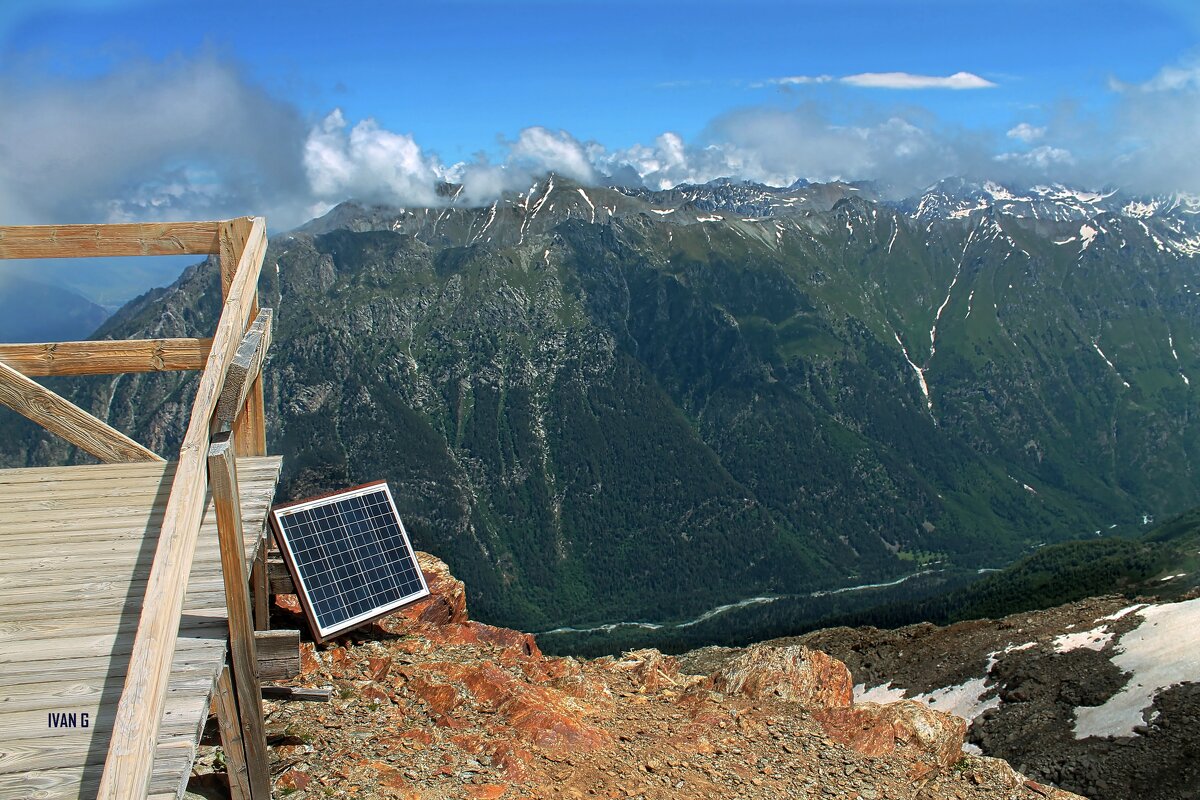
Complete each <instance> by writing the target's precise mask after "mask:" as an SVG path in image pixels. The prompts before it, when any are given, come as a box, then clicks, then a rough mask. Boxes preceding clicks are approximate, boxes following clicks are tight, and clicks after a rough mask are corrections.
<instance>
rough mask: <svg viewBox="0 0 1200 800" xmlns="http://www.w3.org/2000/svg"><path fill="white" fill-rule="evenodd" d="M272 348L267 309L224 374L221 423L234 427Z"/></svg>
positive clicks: (260, 312)
mask: <svg viewBox="0 0 1200 800" xmlns="http://www.w3.org/2000/svg"><path fill="white" fill-rule="evenodd" d="M270 346H271V309H269V308H264V309H261V310H260V311H259V312H258V316H257V317H255V318H254V322H253V323H251V324H250V328H249V329H248V330H247V331H246V335H245V336H244V337H243V338H242V343H241V344H240V345H238V349H237V353H235V354H234V356H233V361H232V362H231V363H230V364H229V370H228V371H227V372H226V373H225V388H224V389H222V390H221V399H220V401H218V402H217V423H218V424H220V425H232V424H233V422H234V420H235V419H236V418H237V415H238V412H239V411H241V410H242V408H243V407H244V406H245V405H246V398H247V396H248V395H249V394H250V389H251V388H252V387H253V385H254V381H255V380H257V379H258V376H259V373H261V372H262V365H263V361H264V360H265V359H266V357H267V348H269V347H270ZM239 452H240V450H239ZM254 455H258V454H254Z"/></svg>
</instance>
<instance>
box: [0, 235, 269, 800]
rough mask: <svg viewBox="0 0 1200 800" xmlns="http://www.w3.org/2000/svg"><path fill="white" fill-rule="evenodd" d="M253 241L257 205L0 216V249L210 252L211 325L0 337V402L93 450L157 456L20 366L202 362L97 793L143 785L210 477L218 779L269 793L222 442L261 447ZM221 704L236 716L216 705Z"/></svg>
mask: <svg viewBox="0 0 1200 800" xmlns="http://www.w3.org/2000/svg"><path fill="white" fill-rule="evenodd" d="M266 247H267V236H266V222H265V220H263V219H262V218H261V217H255V218H248V217H247V218H240V219H234V220H227V221H222V222H187V223H169V224H138V225H68V226H25V227H0V258H64V257H79V256H140V255H180V254H197V255H200V254H208V255H215V256H217V257H218V261H219V263H220V269H221V287H222V293H223V296H224V306H223V308H222V311H221V316H220V320H219V321H218V323H217V329H216V331H215V333H214V334H213V337H212V338H211V339H157V340H140V341H126V342H108V341H105V342H59V343H52V344H17V345H12V344H9V345H0V402H3V403H4V404H6V405H8V406H10V407H12V408H13V409H14V410H16V411H18V412H19V413H21V414H24V415H25V416H26V417H28V418H30V419H31V420H33V421H34V422H37V423H39V424H41V425H42V426H43V427H45V428H47V429H48V430H50V431H52V432H54V433H56V434H59V435H60V436H62V437H63V438H65V439H67V440H68V441H70V442H72V443H73V444H75V445H76V446H78V447H80V448H82V449H83V450H85V451H87V452H89V453H91V454H92V455H94V456H95V457H96V458H98V459H100V460H102V461H106V462H123V461H141V460H146V461H162V460H163V459H162V458H161V457H160V456H158V455H157V454H155V453H153V452H151V451H150V450H148V449H147V448H145V447H143V446H142V445H140V444H138V443H137V442H134V441H133V440H132V439H130V438H129V437H127V436H125V435H124V434H122V433H121V432H119V431H117V430H115V429H113V428H112V427H111V426H110V425H108V424H107V423H106V422H104V421H102V420H99V419H97V418H95V417H94V416H92V415H90V414H88V413H87V412H85V411H83V410H82V409H80V408H78V407H77V406H75V405H74V404H72V403H70V402H69V401H67V400H66V399H64V398H62V397H61V396H59V395H57V394H55V393H54V392H51V391H50V390H48V389H46V388H45V387H42V386H41V385H39V384H37V383H36V382H34V381H32V380H30V378H29V376H31V375H32V376H50V375H96V374H117V373H124V372H148V371H157V370H187V369H200V368H202V369H203V373H202V374H201V376H200V384H199V388H198V389H197V392H196V397H195V400H194V401H193V404H192V411H191V417H190V421H189V423H188V427H187V431H186V433H185V434H184V438H183V445H182V447H181V448H180V450H179V455H178V464H177V466H176V470H175V477H174V482H173V483H172V486H171V493H170V497H169V499H168V501H167V506H166V511H165V514H164V518H163V524H162V529H161V531H160V533H159V537H158V544H157V549H156V551H155V556H154V561H153V563H152V565H151V568H150V575H149V579H148V583H147V586H146V594H145V597H144V600H143V603H142V611H141V618H140V620H139V623H138V629H137V634H136V638H135V639H134V644H133V652H132V655H131V657H130V661H129V667H128V671H127V673H126V678H125V686H124V690H123V692H122V694H121V700H120V703H119V705H118V707H117V711H116V718H115V720H114V724H113V728H112V737H111V740H110V743H109V748H108V757H107V760H106V762H105V766H104V773H103V776H102V778H101V782H100V790H99V795H98V796H99V797H100V798H102V799H103V800H117V799H118V798H121V799H124V798H144V797H145V795H146V791H147V787H148V785H149V781H150V774H151V770H152V768H153V764H154V751H155V746H156V743H157V741H158V733H159V728H160V725H161V722H162V715H163V705H164V701H165V699H166V692H167V682H168V678H169V675H170V671H171V664H172V660H173V658H174V654H175V644H176V639H177V636H178V632H179V621H180V614H181V612H182V608H183V600H184V594H185V593H186V591H187V579H188V574H189V573H190V571H191V566H192V560H193V557H194V555H195V551H196V541H197V539H198V537H199V533H200V526H201V523H202V520H203V517H204V510H205V496H206V493H207V491H208V490H209V488H210V486H211V489H212V494H213V500H214V506H215V508H216V514H217V529H218V537H219V539H220V549H221V563H222V572H223V575H224V582H225V592H226V604H227V607H228V611H229V628H230V652H231V656H232V680H231V676H230V675H228V674H225V673H223V674H222V676H221V680H220V681H219V682H218V687H217V689H218V707H219V708H224V709H225V712H226V713H225V714H223V716H222V726H221V727H222V732H223V734H224V733H226V732H227V729H230V730H229V736H228V738H227V739H226V746H227V749H231V750H235V751H236V752H231V753H229V757H230V764H231V769H230V778H231V788H232V789H233V791H234V794H235V797H239V798H242V797H245V798H252V800H260V798H262V800H266V798H269V797H270V784H269V775H268V772H267V762H266V742H265V739H264V736H263V729H262V724H263V720H262V704H261V695H260V687H259V680H258V672H257V665H256V658H255V646H254V641H255V640H254V624H253V622H252V621H251V610H250V602H249V593H248V591H247V586H246V578H245V575H246V573H245V554H244V550H243V547H244V544H243V539H242V526H241V513H240V509H239V502H238V489H237V467H236V460H235V453H236V454H240V455H265V454H266V430H265V425H264V416H263V394H262V379H261V375H260V371H261V367H262V362H263V356H264V353H265V351H266V347H267V345H268V344H269V342H270V324H271V314H270V309H263V310H262V312H261V313H260V311H259V308H258V293H257V286H258V278H259V274H260V272H261V270H262V262H263V257H264V255H265V254H266ZM227 428H229V429H231V430H225V429H227ZM262 560H263V563H262V564H261V565H256V570H255V574H256V576H257V577H256V578H255V579H254V580H255V582H256V586H255V600H256V605H261V604H262V603H263V601H264V600H265V597H266V569H265V552H264V554H263V559H262ZM259 583H261V586H260V585H259ZM264 609H265V607H264ZM231 684H232V685H231ZM230 708H233V709H234V710H235V711H236V714H237V718H236V720H233V721H231V720H230V718H229V717H228V715H227V714H228V712H229V709H230ZM234 729H236V730H234ZM234 733H236V734H237V735H234ZM231 744H233V745H236V747H231V746H230V745H231Z"/></svg>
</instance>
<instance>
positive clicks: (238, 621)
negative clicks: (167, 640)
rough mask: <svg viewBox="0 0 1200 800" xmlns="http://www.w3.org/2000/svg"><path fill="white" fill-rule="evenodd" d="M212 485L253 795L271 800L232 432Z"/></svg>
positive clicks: (219, 448)
mask: <svg viewBox="0 0 1200 800" xmlns="http://www.w3.org/2000/svg"><path fill="white" fill-rule="evenodd" d="M208 485H209V487H210V489H211V490H212V498H213V506H214V507H215V508H216V512H217V538H218V540H219V543H220V546H221V572H222V574H223V576H224V579H225V605H226V606H227V607H228V610H229V652H230V660H231V662H232V663H233V688H234V692H235V694H236V696H237V705H238V717H239V718H240V719H241V727H242V740H243V742H244V743H245V748H246V769H247V771H248V774H249V776H250V796H251V798H253V800H269V798H270V797H271V774H270V771H269V769H268V763H267V737H266V732H265V729H264V725H263V710H262V690H261V688H260V687H259V681H258V657H257V655H256V654H255V648H254V625H253V624H251V621H250V594H249V592H248V591H247V590H246V555H245V551H244V548H245V544H244V538H243V535H242V510H241V502H240V500H239V498H238V482H237V462H236V460H235V458H234V447H233V443H232V442H231V441H230V436H229V433H227V432H226V433H218V434H217V435H216V436H214V437H213V442H212V445H210V446H209V448H208Z"/></svg>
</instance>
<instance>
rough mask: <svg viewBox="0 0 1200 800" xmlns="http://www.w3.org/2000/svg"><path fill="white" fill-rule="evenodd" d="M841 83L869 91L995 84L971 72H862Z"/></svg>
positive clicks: (965, 87) (988, 85)
mask: <svg viewBox="0 0 1200 800" xmlns="http://www.w3.org/2000/svg"><path fill="white" fill-rule="evenodd" d="M842 83H848V84H850V85H851V86H863V87H867V88H871V89H992V88H994V87H995V86H996V84H994V83H992V82H991V81H989V80H987V79H985V78H981V77H979V76H978V75H976V74H974V73H972V72H956V73H954V74H953V75H947V76H945V77H939V76H937V75H913V74H912V73H910V72H863V73H860V74H858V75H847V76H846V77H844V78H842Z"/></svg>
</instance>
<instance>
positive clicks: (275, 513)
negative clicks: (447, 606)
mask: <svg viewBox="0 0 1200 800" xmlns="http://www.w3.org/2000/svg"><path fill="white" fill-rule="evenodd" d="M370 495H381V496H382V498H384V499H386V501H387V503H386V506H382V507H381V506H380V504H379V503H376V504H375V508H376V509H379V510H382V511H385V512H386V513H387V518H390V519H392V520H394V522H395V525H396V528H398V531H399V542H398V543H397V544H398V545H402V552H401V555H400V558H402V559H407V560H408V561H409V562H411V566H412V571H413V572H415V577H416V580H417V582H418V583H419V584H420V586H419V588H417V589H415V590H413V591H409V592H406V593H403V594H402V595H401V596H400V597H398V598H395V599H392V600H389V601H388V602H386V603H383V604H376V605H373V606H371V607H370V608H369V609H366V610H363V611H360V612H359V613H356V614H353V615H351V616H348V617H346V618H344V619H338V620H337V621H334V622H329V620H328V619H326V621H327V622H328V624H325V623H323V622H322V617H323V616H326V617H327V615H325V614H323V613H322V611H321V610H320V609H319V608H318V605H319V604H320V603H321V599H319V598H314V589H319V588H323V587H314V586H312V585H310V579H311V578H314V577H316V575H315V573H314V574H313V575H309V574H308V573H306V572H305V571H304V570H302V569H301V565H305V566H307V565H308V564H309V563H310V562H309V561H306V560H304V559H298V558H297V555H298V554H297V551H296V548H295V543H294V542H293V541H292V539H291V538H290V536H291V535H292V534H294V530H293V529H292V528H290V527H289V521H290V518H293V517H297V516H298V515H300V514H303V513H305V512H312V511H314V510H317V509H323V508H329V507H337V506H338V504H340V503H344V502H345V501H348V500H352V499H354V498H359V497H367V496H370ZM338 514H339V521H338V522H337V523H333V524H332V525H330V526H327V527H324V528H323V529H321V530H317V529H316V525H315V522H316V521H317V520H320V521H322V522H325V521H328V520H329V519H330V516H329V515H328V514H325V515H323V516H321V517H311V516H310V517H309V523H310V526H311V528H312V532H311V534H310V535H312V536H319V535H320V534H328V533H329V532H330V531H332V530H341V531H348V530H349V528H350V527H351V525H348V524H347V523H346V519H345V517H344V516H341V514H342V512H341V511H340V510H339V512H338ZM269 518H270V521H271V528H272V530H273V531H274V534H275V541H276V542H277V543H278V546H279V551H280V553H281V555H282V556H283V560H284V562H285V563H286V564H287V567H288V571H289V572H290V573H291V574H292V581H293V582H294V583H295V586H296V594H297V596H298V597H299V599H300V606H301V608H303V609H304V615H305V616H306V617H307V618H308V623H309V628H310V630H311V631H312V634H313V638H314V639H315V640H316V641H317V642H318V643H321V642H325V641H328V640H329V639H332V638H334V637H336V636H338V635H340V634H342V633H345V632H346V631H348V630H350V629H352V628H355V627H358V626H360V625H365V624H367V623H368V622H371V621H372V620H376V619H379V618H380V617H383V616H387V615H388V614H390V613H392V612H393V611H395V610H396V609H398V608H401V607H402V606H405V605H407V604H409V603H412V602H415V601H417V600H420V599H421V598H423V597H428V596H429V585H428V583H426V581H425V575H424V573H423V572H422V571H421V567H420V565H419V564H418V563H417V558H416V554H415V552H414V551H413V547H412V542H411V541H410V540H409V538H408V531H407V530H406V529H405V528H404V522H403V520H401V519H400V513H399V511H397V509H396V501H395V499H394V498H393V497H392V490H391V487H390V486H388V483H387V481H373V482H371V483H364V484H361V485H359V486H352V487H350V488H348V489H342V490H339V491H336V492H328V493H326V494H322V495H318V496H316V497H310V498H306V499H304V500H299V501H297V502H294V503H284V504H281V505H277V506H274V507H273V508H272V509H271V513H270V515H269ZM381 518H383V517H374V516H371V517H370V519H372V520H373V519H381ZM356 522H362V520H356ZM352 524H353V523H352ZM361 533H362V532H361V531H359V534H358V535H361ZM393 538H394V537H393ZM376 544H378V542H376ZM393 549H398V548H396V547H393ZM351 552H352V553H353V552H355V551H354V550H353V548H351ZM329 566H331V567H332V569H328V570H326V571H325V572H324V574H330V573H335V572H338V570H339V569H340V573H339V574H341V576H342V577H340V578H334V579H333V582H332V584H336V583H338V582H339V581H342V580H346V579H347V578H352V577H353V574H354V572H353V570H349V569H347V567H348V566H349V565H348V564H341V565H332V564H330V565H329ZM358 566H359V567H360V568H361V567H362V562H359V564H358ZM369 571H370V570H362V569H360V570H359V571H358V573H357V574H365V573H366V572H369ZM389 577H391V576H389ZM410 582H411V581H410ZM392 583H393V584H394V585H395V588H396V590H399V588H400V587H399V584H398V583H397V582H396V581H395V579H394V577H393V578H392ZM332 584H324V586H329V585H332ZM406 586H407V584H406ZM352 591H353V593H354V595H355V596H356V597H357V599H356V600H355V604H361V602H362V600H363V599H366V598H369V597H370V593H369V592H366V593H365V597H364V592H363V591H361V590H359V589H357V588H356V589H354V590H352ZM338 592H339V594H338V598H339V600H340V601H344V599H345V597H346V595H345V594H342V593H341V590H340V589H339V590H338ZM342 605H343V607H344V606H345V603H344V602H342Z"/></svg>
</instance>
